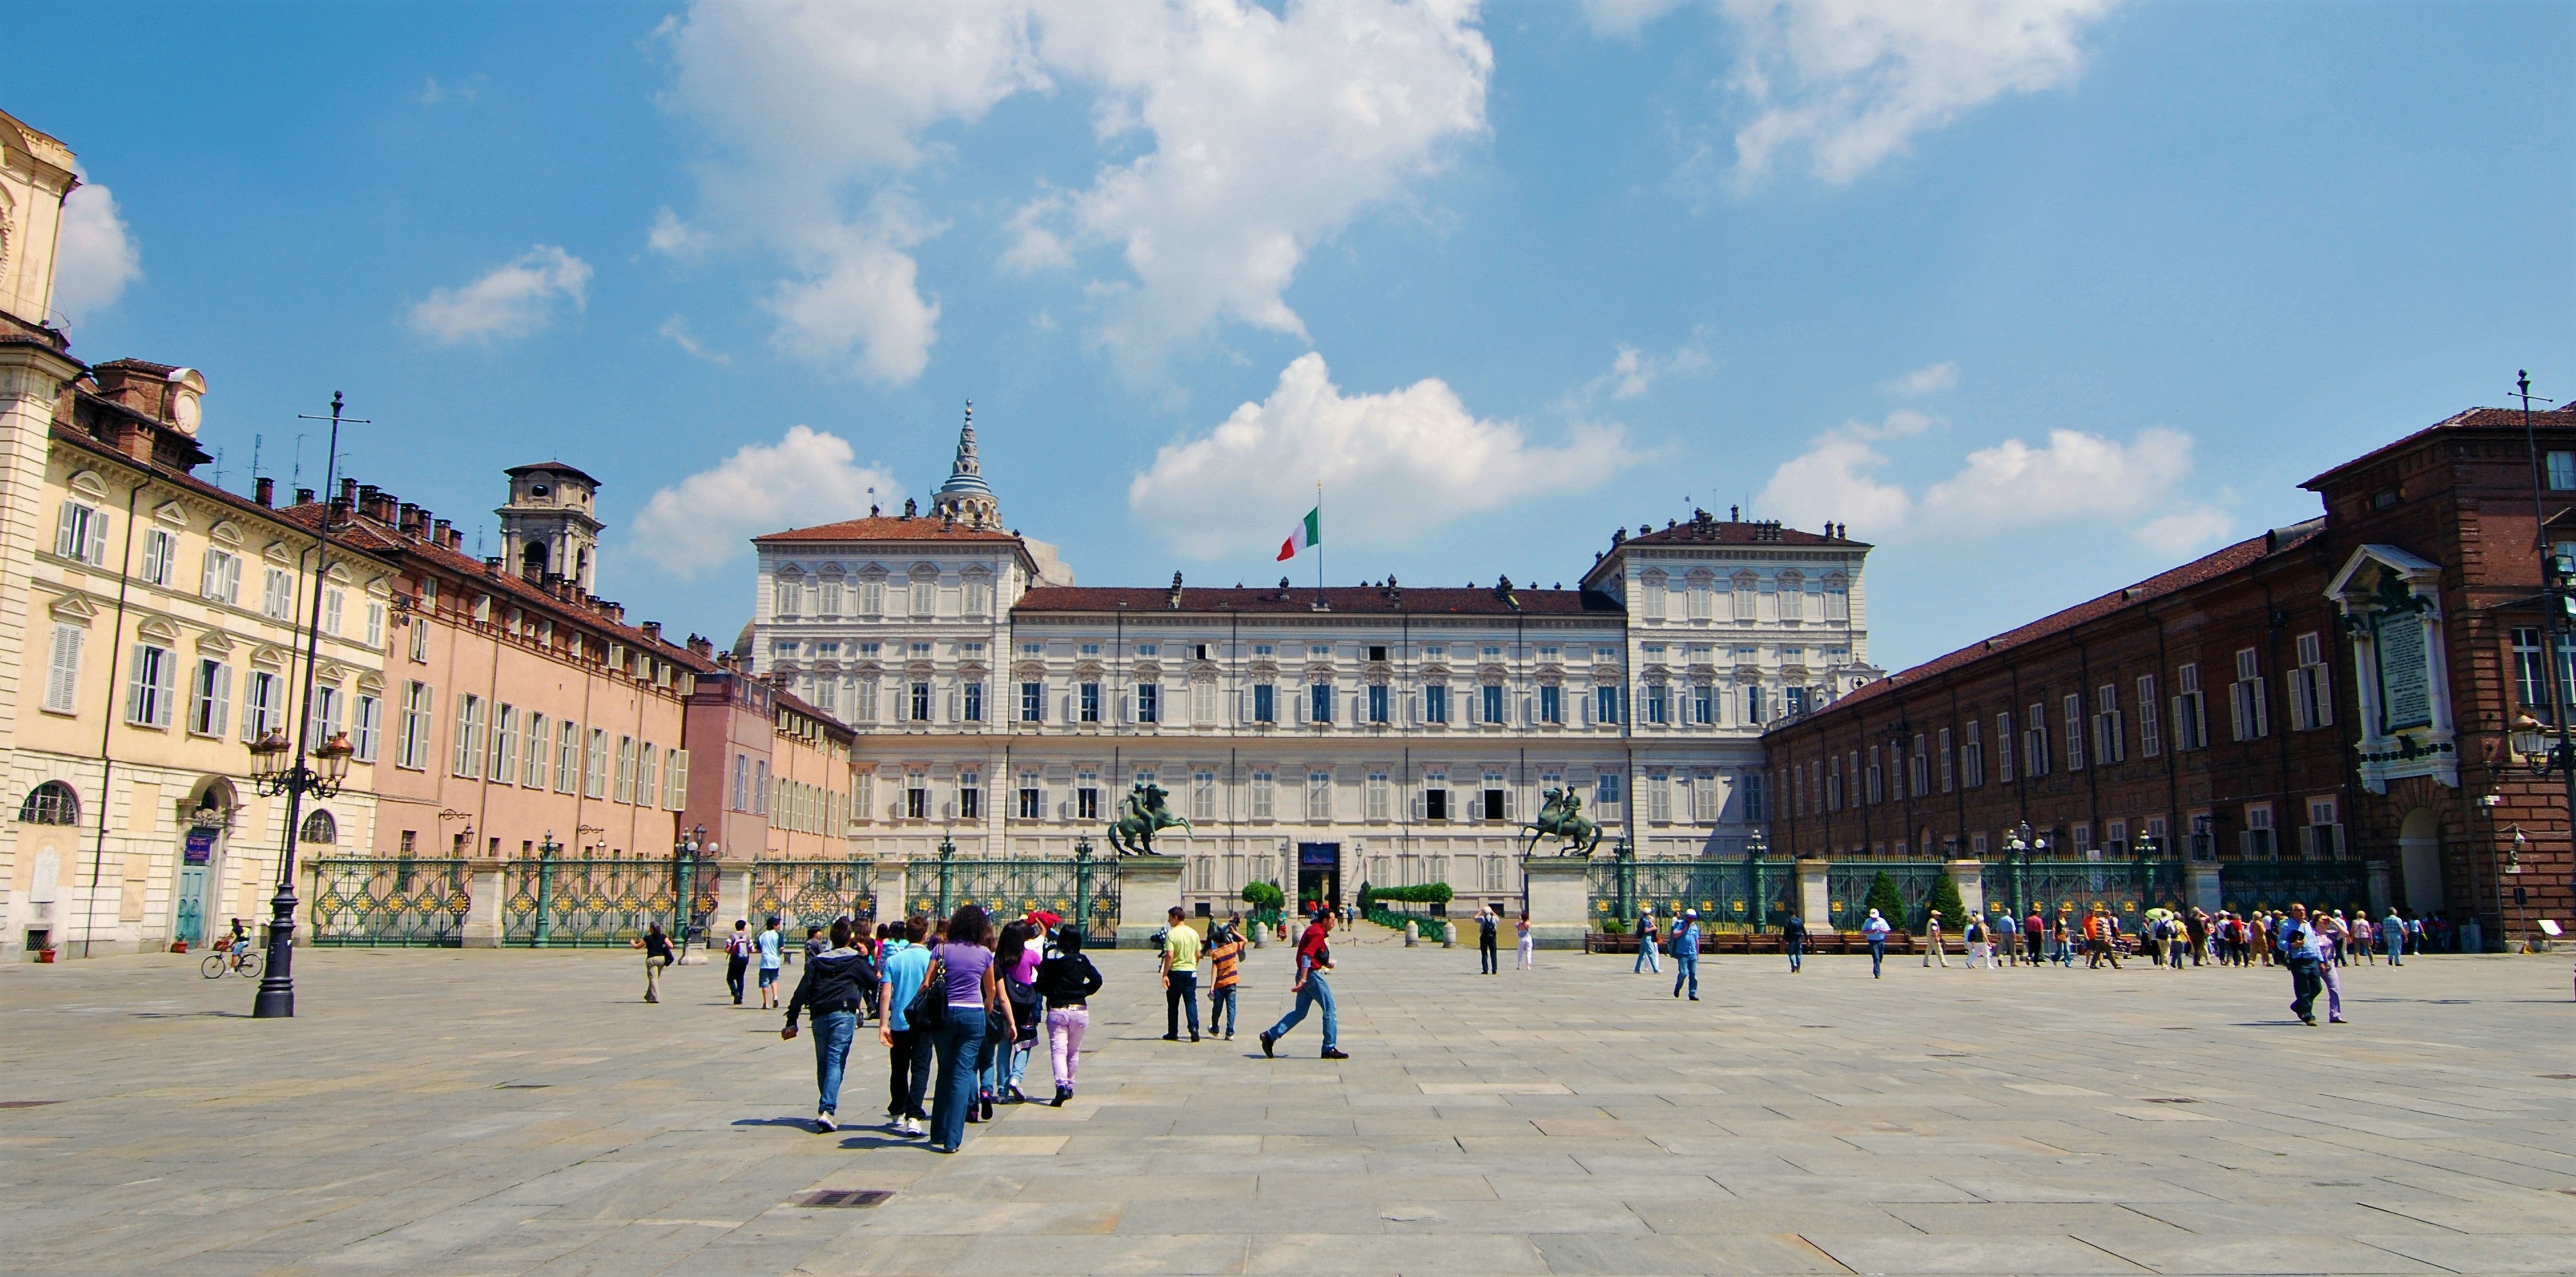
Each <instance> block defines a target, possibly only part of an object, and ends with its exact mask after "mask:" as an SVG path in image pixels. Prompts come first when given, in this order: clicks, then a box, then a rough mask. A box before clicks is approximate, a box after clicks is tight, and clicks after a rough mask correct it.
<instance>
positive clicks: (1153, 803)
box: [1109, 780, 1190, 856]
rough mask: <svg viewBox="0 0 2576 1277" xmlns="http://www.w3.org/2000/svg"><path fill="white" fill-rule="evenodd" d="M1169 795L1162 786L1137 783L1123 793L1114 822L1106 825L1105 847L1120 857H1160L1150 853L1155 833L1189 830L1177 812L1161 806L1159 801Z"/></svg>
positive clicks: (1152, 849) (1151, 783) (1152, 850)
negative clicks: (1106, 840) (1107, 837)
mask: <svg viewBox="0 0 2576 1277" xmlns="http://www.w3.org/2000/svg"><path fill="white" fill-rule="evenodd" d="M1170 796H1171V795H1170V794H1169V793H1167V792H1166V791H1165V790H1164V789H1163V787H1162V786H1160V785H1157V784H1155V783H1153V782H1152V781H1144V780H1140V781H1137V782H1136V785H1135V787H1134V788H1133V789H1130V790H1128V791H1127V797H1126V799H1125V801H1123V802H1121V803H1120V804H1119V815H1118V819H1117V820H1115V821H1113V822H1111V824H1110V826H1109V845H1110V846H1112V847H1115V848H1117V849H1118V854H1120V855H1122V856H1152V855H1158V854H1160V853H1158V852H1156V851H1155V850H1154V834H1155V833H1156V832H1157V831H1159V830H1164V829H1188V828H1189V827H1190V822H1189V821H1187V820H1184V819H1182V817H1181V815H1180V813H1178V812H1175V811H1173V810H1172V809H1171V808H1170V807H1168V806H1165V805H1164V803H1163V800H1164V799H1165V798H1168V797H1170Z"/></svg>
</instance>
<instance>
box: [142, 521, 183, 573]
mask: <svg viewBox="0 0 2576 1277" xmlns="http://www.w3.org/2000/svg"><path fill="white" fill-rule="evenodd" d="M178 558H179V538H177V537H175V536H172V535H170V534H169V533H168V532H165V531H163V530H161V529H160V528H153V529H151V530H150V531H147V532H145V533H144V534H143V580H144V583H145V584H147V585H168V584H169V583H170V577H171V570H170V569H171V568H172V567H173V566H174V565H175V564H176V562H177V560H178Z"/></svg>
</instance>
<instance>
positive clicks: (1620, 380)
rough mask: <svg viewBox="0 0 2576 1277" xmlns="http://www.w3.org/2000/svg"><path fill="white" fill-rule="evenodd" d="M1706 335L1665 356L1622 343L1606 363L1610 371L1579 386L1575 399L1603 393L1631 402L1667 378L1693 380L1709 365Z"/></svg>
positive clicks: (1694, 336)
mask: <svg viewBox="0 0 2576 1277" xmlns="http://www.w3.org/2000/svg"><path fill="white" fill-rule="evenodd" d="M1705 341H1706V334H1705V333H1704V332H1694V333H1692V334H1691V339H1690V340H1689V341H1687V342H1684V343H1683V344H1682V345H1681V346H1679V347H1677V348H1675V349H1674V351H1673V352H1672V353H1671V354H1669V355H1652V354H1648V353H1646V352H1644V351H1642V350H1639V349H1637V348H1636V347H1634V346H1630V345H1627V344H1625V343H1622V344H1621V345H1620V347H1619V353H1618V354H1617V355H1615V356H1614V357H1612V359H1611V360H1610V370H1609V371H1608V372H1605V373H1603V374H1601V375H1600V376H1598V377H1595V378H1593V379H1592V380H1590V381H1587V382H1585V383H1583V388H1582V389H1581V390H1580V391H1578V392H1577V393H1576V398H1577V399H1578V400H1581V401H1585V402H1589V401H1591V400H1593V399H1597V398H1599V397H1600V396H1601V395H1602V394H1603V393H1604V392H1607V393H1608V394H1609V396H1610V397H1611V398H1613V399H1634V398H1636V397H1637V396H1639V395H1642V394H1644V393H1646V392H1647V391H1649V390H1652V389H1654V388H1655V383H1656V382H1659V381H1662V380H1664V379H1666V378H1669V377H1695V376H1698V375H1700V374H1702V373H1705V372H1707V371H1708V370H1709V368H1710V367H1711V366H1712V365H1713V361H1712V360H1710V359H1709V357H1708V347H1707V346H1706V345H1705Z"/></svg>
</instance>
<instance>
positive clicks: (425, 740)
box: [243, 670, 430, 771]
mask: <svg viewBox="0 0 2576 1277" xmlns="http://www.w3.org/2000/svg"><path fill="white" fill-rule="evenodd" d="M267 677H272V676H270V675H267V674H264V673H262V672H260V671H256V670H255V671H253V672H252V673H251V676H250V688H249V691H250V692H251V693H252V694H256V693H257V691H258V689H259V687H260V680H261V679H263V678H267ZM250 703H251V698H250V696H249V695H245V696H244V697H243V708H244V709H245V710H248V709H249V708H250ZM429 706H430V690H429V685H428V684H427V683H405V684H403V700H402V722H401V725H400V727H399V728H398V730H397V735H396V738H395V741H394V761H395V763H396V764H397V765H399V766H403V767H408V768H411V769H412V770H414V771H419V770H421V769H422V768H425V767H427V766H429ZM244 717H245V718H247V717H249V715H248V714H247V713H245V714H244Z"/></svg>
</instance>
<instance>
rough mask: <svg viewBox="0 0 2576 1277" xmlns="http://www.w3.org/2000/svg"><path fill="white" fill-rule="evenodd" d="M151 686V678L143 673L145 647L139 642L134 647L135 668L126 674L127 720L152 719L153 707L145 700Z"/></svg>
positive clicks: (133, 721)
mask: <svg viewBox="0 0 2576 1277" xmlns="http://www.w3.org/2000/svg"><path fill="white" fill-rule="evenodd" d="M151 687H152V683H151V680H150V679H147V678H145V677H144V673H143V648H142V646H141V645H140V644H137V645H136V646H135V649H134V668H133V669H132V670H131V671H129V672H128V673H127V674H126V676H125V721H127V722H129V723H143V722H149V721H151V716H150V713H149V710H150V708H151V707H150V706H149V705H148V704H147V703H146V702H145V700H144V698H145V697H146V696H148V695H150V689H151Z"/></svg>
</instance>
